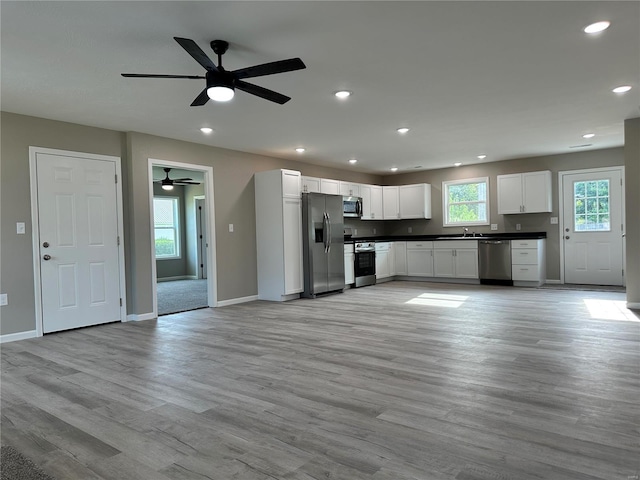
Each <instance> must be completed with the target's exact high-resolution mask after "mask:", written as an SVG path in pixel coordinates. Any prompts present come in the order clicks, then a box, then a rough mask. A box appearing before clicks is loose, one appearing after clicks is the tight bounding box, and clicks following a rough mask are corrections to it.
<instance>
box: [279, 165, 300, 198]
mask: <svg viewBox="0 0 640 480" xmlns="http://www.w3.org/2000/svg"><path fill="white" fill-rule="evenodd" d="M301 185H302V183H301V181H300V172H296V171H295V170H282V196H283V197H292V198H300V188H301Z"/></svg>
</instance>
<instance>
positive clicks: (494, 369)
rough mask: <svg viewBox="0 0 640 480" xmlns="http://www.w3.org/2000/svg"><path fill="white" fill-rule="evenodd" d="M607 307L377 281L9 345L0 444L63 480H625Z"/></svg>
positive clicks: (614, 331)
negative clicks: (309, 295)
mask: <svg viewBox="0 0 640 480" xmlns="http://www.w3.org/2000/svg"><path fill="white" fill-rule="evenodd" d="M621 305H624V295H623V294H620V293H612V292H593V291H590V292H582V291H571V290H557V291H556V290H548V289H545V290H542V289H524V288H505V287H490V286H466V285H459V286H456V285H446V284H431V283H414V282H390V283H386V284H382V285H376V286H372V287H366V288H360V289H354V290H349V291H347V292H345V293H343V294H339V295H332V296H328V297H324V298H318V299H315V300H310V299H302V300H298V301H293V302H287V303H283V304H277V303H268V302H253V303H248V304H242V305H235V306H230V307H224V308H219V309H205V310H197V311H194V312H187V313H182V314H176V315H169V316H165V317H161V319H160V320H158V321H145V322H139V323H124V324H110V325H104V326H98V327H90V328H86V329H81V330H76V331H70V332H65V333H59V334H52V335H47V336H45V337H44V338H40V339H32V340H25V341H21V342H15V343H10V344H5V345H3V346H2V389H1V396H2V425H1V428H2V442H3V443H4V444H10V445H13V446H14V447H16V448H17V449H18V450H20V451H21V452H22V453H23V454H25V455H27V456H28V457H30V458H31V459H33V460H34V461H35V462H36V463H37V464H39V465H41V466H42V467H43V469H44V470H45V471H46V472H47V473H49V474H51V475H53V476H55V477H56V478H57V479H60V480H63V479H83V480H84V479H87V480H92V479H114V480H123V479H126V480H136V479H150V480H164V479H179V480H183V479H184V480H186V479H215V480H218V479H220V480H229V479H241V480H258V479H259V480H264V479H274V478H275V479H291V480H294V479H295V480H312V479H316V480H327V479H331V480H336V479H344V480H363V479H369V480H392V479H393V480H409V479H414V480H415V479H420V480H427V479H429V480H430V479H436V480H440V479H456V480H490V479H491V480H495V479H501V480H504V479H509V480H533V479H535V480H540V479H550V480H564V479H567V480H578V479H580V480H590V479H594V480H595V479H606V480H616V479H622V480H628V479H632V478H637V475H638V474H639V469H640V449H639V444H638V440H639V438H640V407H639V404H640V321H639V318H638V317H637V316H635V315H632V314H630V313H629V312H628V311H625V310H624V308H620V306H621ZM603 317H609V318H608V319H607V318H603Z"/></svg>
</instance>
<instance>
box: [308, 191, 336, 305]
mask: <svg viewBox="0 0 640 480" xmlns="http://www.w3.org/2000/svg"><path fill="white" fill-rule="evenodd" d="M342 214H343V209H342V196H341V195H326V194H323V193H303V194H302V228H303V231H302V255H303V257H302V258H303V265H304V292H303V296H305V297H311V298H313V297H316V296H317V295H320V294H323V293H329V292H335V291H342V290H343V289H344V287H345V284H344V221H343V218H342Z"/></svg>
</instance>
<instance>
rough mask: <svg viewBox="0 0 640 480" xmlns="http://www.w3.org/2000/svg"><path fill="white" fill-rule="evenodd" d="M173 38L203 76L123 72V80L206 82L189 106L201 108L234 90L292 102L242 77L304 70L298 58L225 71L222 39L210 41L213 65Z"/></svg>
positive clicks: (192, 47)
mask: <svg viewBox="0 0 640 480" xmlns="http://www.w3.org/2000/svg"><path fill="white" fill-rule="evenodd" d="M173 39H174V40H175V41H176V42H178V43H179V44H180V46H181V47H182V48H184V49H185V50H186V51H187V53H188V54H189V55H191V56H192V57H193V58H194V60H195V61H196V62H198V63H199V64H200V65H202V66H203V67H204V68H205V69H206V70H207V71H206V73H205V75H204V76H202V75H156V74H144V73H123V74H121V75H122V76H123V77H136V78H191V79H201V78H203V79H205V80H206V87H205V89H204V90H202V92H200V94H199V95H198V96H197V97H196V98H195V100H194V101H193V102H191V106H192V107H195V106H199V105H204V104H205V103H207V102H208V101H209V99H210V98H211V99H212V100H215V101H218V102H226V101H228V100H231V99H232V98H233V96H234V90H235V89H238V90H242V91H244V92H247V93H250V94H252V95H256V96H258V97H262V98H264V99H266V100H270V101H272V102H275V103H279V104H280V105H282V104H284V103H286V102H288V101H289V100H291V98H290V97H287V96H286V95H282V94H281V93H278V92H274V91H273V90H269V89H267V88H263V87H259V86H258V85H254V84H252V83H247V82H245V81H244V80H242V79H243V78H253V77H261V76H264V75H274V74H276V73H283V72H291V71H293V70H300V69H303V68H307V67H306V65H305V64H304V63H303V62H302V60H300V59H299V58H290V59H288V60H279V61H277V62H270V63H264V64H262V65H255V66H253V67H246V68H241V69H239V70H234V71H227V70H225V69H224V67H223V66H222V55H224V53H225V52H226V51H227V49H228V48H229V43H228V42H225V41H224V40H213V41H212V42H211V48H212V49H213V51H214V53H215V54H216V55H218V65H215V64H214V63H213V62H212V61H211V59H210V58H209V57H208V56H207V54H206V53H204V52H203V51H202V49H201V48H200V47H199V46H198V44H197V43H196V42H194V41H193V40H190V39H188V38H180V37H173Z"/></svg>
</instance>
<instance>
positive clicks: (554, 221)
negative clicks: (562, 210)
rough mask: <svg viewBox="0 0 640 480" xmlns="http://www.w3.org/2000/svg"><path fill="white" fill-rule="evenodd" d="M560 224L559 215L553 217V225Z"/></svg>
mask: <svg viewBox="0 0 640 480" xmlns="http://www.w3.org/2000/svg"><path fill="white" fill-rule="evenodd" d="M557 224H558V217H551V225H557Z"/></svg>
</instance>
